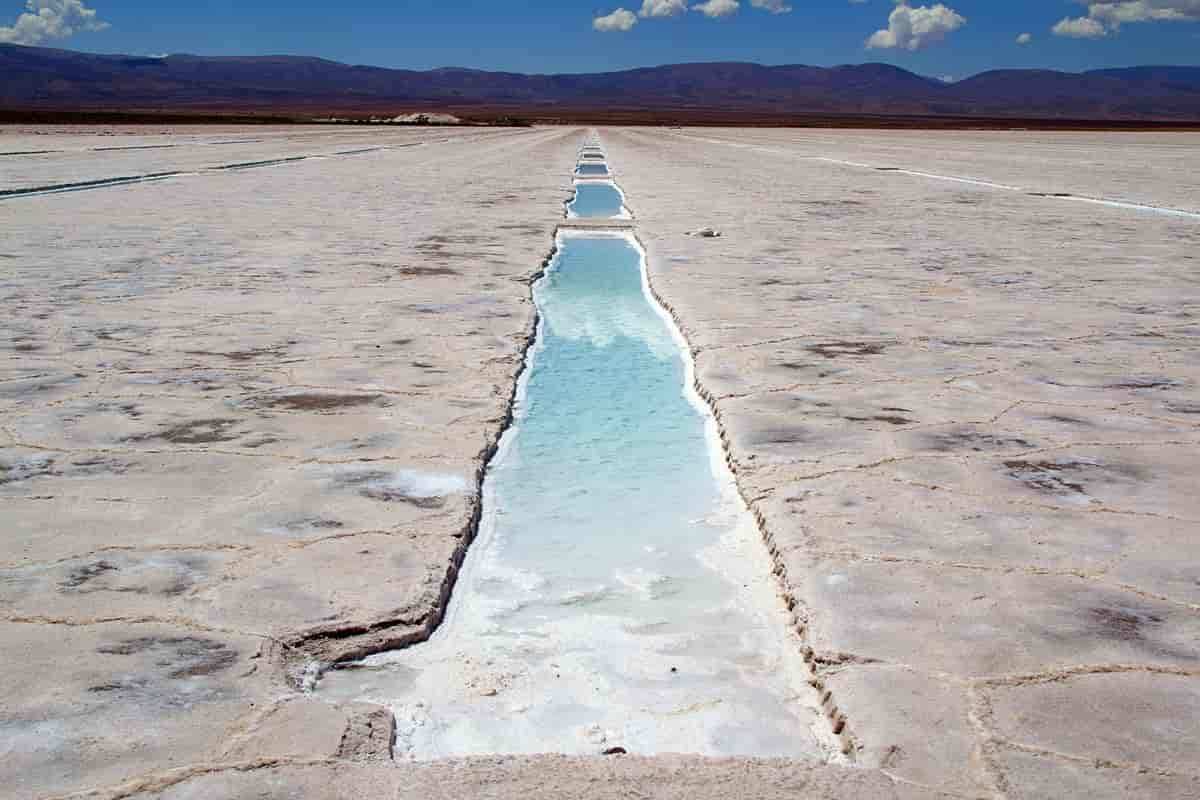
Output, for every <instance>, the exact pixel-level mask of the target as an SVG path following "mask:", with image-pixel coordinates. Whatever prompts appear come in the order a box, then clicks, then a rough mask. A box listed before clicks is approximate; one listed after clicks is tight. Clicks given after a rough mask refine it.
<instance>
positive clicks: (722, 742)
mask: <svg viewBox="0 0 1200 800" xmlns="http://www.w3.org/2000/svg"><path fill="white" fill-rule="evenodd" d="M558 244H559V249H558V253H557V255H556V257H555V258H554V260H553V262H552V264H551V266H550V267H549V269H548V270H547V273H546V275H545V277H543V278H542V279H541V280H540V281H539V282H538V284H537V285H536V286H535V293H534V294H535V299H536V301H537V305H538V308H539V310H540V312H541V323H540V326H539V333H538V340H537V343H536V344H535V346H534V348H533V349H532V350H531V352H530V356H529V358H530V362H529V368H528V369H527V370H526V372H525V374H524V377H523V378H522V385H521V387H520V392H519V396H518V404H517V409H516V421H515V423H514V425H513V426H512V427H511V428H510V429H509V431H508V432H507V433H506V434H505V436H504V439H503V441H502V443H501V448H500V452H499V454H498V455H497V456H496V458H495V459H494V460H493V462H492V464H491V465H490V468H489V472H488V476H487V479H486V481H485V485H484V520H483V524H482V527H481V530H480V535H479V538H478V539H477V541H476V542H475V544H474V545H473V546H472V547H471V549H470V551H469V554H468V556H467V560H466V563H465V564H464V567H463V570H462V573H461V575H460V577H459V581H458V584H457V587H456V588H455V591H454V594H453V598H452V600H451V603H450V607H449V609H448V611H447V616H446V619H445V621H444V622H443V624H442V626H441V627H440V628H439V629H438V631H437V632H436V633H435V634H434V636H433V638H432V639H431V640H430V641H429V642H427V643H425V644H421V645H417V646H415V647H412V648H409V649H406V650H402V651H395V652H390V653H385V654H381V655H378V656H374V657H371V658H369V659H367V660H366V661H364V662H361V663H360V664H357V665H353V667H352V668H350V669H339V670H335V671H333V672H330V673H329V674H327V675H326V676H325V678H324V679H323V680H322V682H321V687H320V692H321V694H322V695H324V696H326V697H329V698H330V699H336V700H364V701H369V702H374V703H379V704H382V705H386V706H389V707H390V708H391V709H392V710H393V711H394V712H395V715H396V721H397V742H396V757H397V758H398V759H406V758H407V759H413V760H429V759H436V758H444V757H458V756H471V755H485V754H526V753H567V754H596V753H601V752H603V751H605V750H608V749H611V748H616V747H620V748H624V749H626V750H627V751H628V752H630V753H637V754H655V753H664V752H675V753H695V754H702V755H712V756H717V755H758V756H806V755H807V756H816V757H823V756H825V755H826V752H827V751H828V750H829V749H831V748H827V747H826V744H827V743H826V742H825V741H824V739H822V736H823V734H822V733H821V732H822V731H823V730H825V728H826V726H825V723H824V721H823V719H822V718H821V716H820V714H819V712H818V711H817V709H816V698H815V693H814V692H813V690H812V689H811V688H810V687H809V686H808V685H807V683H806V680H807V673H806V668H805V665H804V663H803V661H802V658H801V655H800V651H801V647H800V642H799V641H798V640H797V639H796V638H795V635H794V633H793V632H792V631H791V628H790V625H789V621H788V619H787V618H786V612H785V610H784V607H783V604H782V601H781V599H780V598H779V597H778V595H777V594H776V589H775V584H774V581H773V579H772V578H771V566H770V563H769V559H768V556H767V554H766V549H765V547H764V546H763V544H762V542H761V540H760V539H759V534H758V532H757V530H756V528H755V526H754V524H753V521H752V519H751V518H750V515H749V513H748V512H747V511H746V509H745V507H744V505H743V504H742V503H741V500H740V499H739V498H738V496H737V493H736V489H735V487H734V485H733V482H732V477H731V475H730V474H729V472H728V470H727V467H726V466H725V464H724V462H723V459H722V457H721V455H720V452H721V451H720V449H719V446H718V445H717V440H716V429H715V424H714V423H713V421H712V418H711V416H710V415H709V414H708V413H707V410H706V409H705V407H704V406H703V405H702V403H701V401H700V399H699V397H698V396H696V395H695V393H694V392H693V390H692V389H691V388H690V387H691V362H690V359H688V358H687V357H686V356H685V353H686V350H685V349H684V348H683V346H682V345H683V343H682V338H681V337H680V336H679V334H678V333H677V331H676V329H675V328H674V327H673V325H672V324H671V323H670V321H669V318H668V317H667V316H666V315H665V313H664V312H663V311H662V310H661V308H660V307H659V306H658V304H657V303H655V302H654V301H653V300H652V299H651V297H650V295H649V292H648V290H647V288H646V286H645V283H644V280H645V279H644V272H643V268H644V261H643V257H642V253H641V250H640V248H639V247H638V246H637V244H636V242H635V241H634V240H633V239H632V237H630V236H628V235H624V234H615V233H614V234H601V233H590V232H589V233H572V232H568V233H561V234H560V236H559V242H558Z"/></svg>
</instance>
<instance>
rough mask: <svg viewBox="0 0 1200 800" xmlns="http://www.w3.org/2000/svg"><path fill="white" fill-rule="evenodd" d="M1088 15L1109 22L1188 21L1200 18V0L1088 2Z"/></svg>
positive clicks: (1117, 24) (1116, 23)
mask: <svg viewBox="0 0 1200 800" xmlns="http://www.w3.org/2000/svg"><path fill="white" fill-rule="evenodd" d="M1088 17H1089V18H1091V19H1099V20H1104V21H1106V22H1109V23H1110V24H1112V25H1113V26H1114V27H1116V26H1119V25H1120V24H1121V23H1122V22H1186V21H1189V20H1191V21H1193V22H1194V21H1196V20H1200V0H1117V2H1106V3H1088Z"/></svg>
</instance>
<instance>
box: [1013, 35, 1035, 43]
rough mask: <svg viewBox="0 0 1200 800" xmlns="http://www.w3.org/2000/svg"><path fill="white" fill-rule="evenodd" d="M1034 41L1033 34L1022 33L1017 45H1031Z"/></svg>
mask: <svg viewBox="0 0 1200 800" xmlns="http://www.w3.org/2000/svg"><path fill="white" fill-rule="evenodd" d="M1032 41H1033V34H1032V33H1022V34H1021V35H1020V36H1018V37H1017V44H1029V43H1030V42H1032Z"/></svg>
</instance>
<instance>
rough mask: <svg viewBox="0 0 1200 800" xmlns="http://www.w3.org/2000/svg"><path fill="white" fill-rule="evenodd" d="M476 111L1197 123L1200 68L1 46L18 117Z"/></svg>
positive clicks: (3, 78) (1, 97) (1, 102)
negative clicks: (469, 62) (948, 73)
mask: <svg viewBox="0 0 1200 800" xmlns="http://www.w3.org/2000/svg"><path fill="white" fill-rule="evenodd" d="M437 106H446V107H456V108H462V107H471V106H487V107H490V108H509V107H511V108H514V109H526V110H528V109H539V110H542V111H547V110H553V109H576V110H608V111H613V110H625V111H636V110H651V111H658V112H662V111H680V112H687V111H720V112H737V113H745V114H755V115H770V114H780V115H785V114H789V115H796V114H816V115H848V116H853V115H891V116H896V115H900V116H903V115H913V116H980V117H984V116H986V117H1014V118H1026V119H1030V118H1032V119H1094V120H1160V121H1185V120H1186V121H1198V120H1200V67H1192V66H1177V67H1171V66H1147V67H1131V68H1125V69H1104V70H1094V71H1090V72H1083V73H1070V72H1055V71H1050V70H997V71H992V72H985V73H982V74H979V75H975V76H973V77H971V78H967V79H966V80H961V81H956V82H952V83H951V82H944V81H941V80H936V79H933V78H927V77H923V76H920V75H916V74H914V73H912V72H908V71H906V70H903V69H900V68H899V67H895V66H891V65H887V64H859V65H846V66H838V67H813V66H802V65H787V66H763V65H759V64H748V63H711V64H673V65H667V66H659V67H648V68H644V69H632V70H624V71H620V72H605V73H594V74H563V75H524V74H519V73H510V72H484V71H480V70H472V69H458V68H445V69H435V70H428V71H413V70H397V69H384V68H381V67H371V66H356V65H349V64H342V63H338V62H335V61H327V60H324V59H319V58H308V57H298V56H252V57H205V56H194V55H171V56H166V57H162V58H151V57H145V56H130V55H97V54H92V53H80V52H74V51H70V50H58V49H50V48H42V47H26V46H21V45H11V44H3V45H0V107H2V108H7V109H40V110H71V111H79V110H94V109H106V110H112V109H143V110H144V109H148V108H153V109H160V110H175V111H178V110H212V109H225V110H255V111H266V110H270V109H273V108H278V109H283V108H287V109H299V108H311V109H317V108H338V109H370V110H384V109H386V110H389V111H398V110H405V109H409V108H432V107H437Z"/></svg>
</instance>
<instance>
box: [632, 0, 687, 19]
mask: <svg viewBox="0 0 1200 800" xmlns="http://www.w3.org/2000/svg"><path fill="white" fill-rule="evenodd" d="M687 10H688V5H687V0H643V2H642V10H641V11H639V12H638V16H639V17H648V18H649V17H674V16H678V15H679V14H686V13H687Z"/></svg>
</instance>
